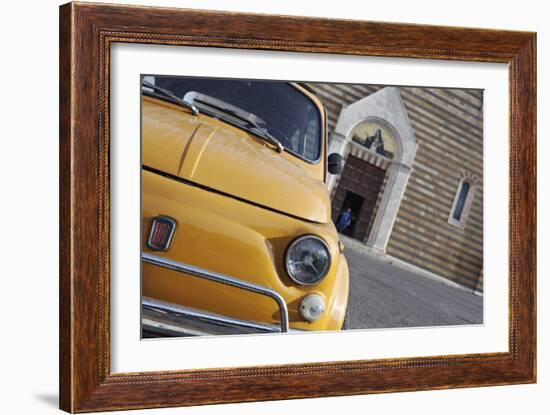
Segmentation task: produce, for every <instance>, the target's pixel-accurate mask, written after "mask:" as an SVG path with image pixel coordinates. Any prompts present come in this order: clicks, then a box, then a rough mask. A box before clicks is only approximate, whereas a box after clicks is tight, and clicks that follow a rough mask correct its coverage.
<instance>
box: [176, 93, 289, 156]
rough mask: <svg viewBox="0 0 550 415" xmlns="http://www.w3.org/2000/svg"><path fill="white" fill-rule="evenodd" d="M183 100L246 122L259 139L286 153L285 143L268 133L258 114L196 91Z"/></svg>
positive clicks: (186, 95)
mask: <svg viewBox="0 0 550 415" xmlns="http://www.w3.org/2000/svg"><path fill="white" fill-rule="evenodd" d="M183 99H184V100H185V101H187V102H191V103H193V104H198V105H200V106H201V107H203V108H204V107H205V106H206V107H210V108H213V109H215V110H218V111H222V112H224V113H226V114H229V115H231V116H233V117H234V118H237V119H239V120H240V121H244V122H245V123H246V124H247V126H248V128H247V129H248V130H250V131H252V132H253V133H255V134H256V135H257V136H258V137H260V138H263V139H264V140H265V141H267V142H268V143H270V144H271V145H273V146H274V147H275V148H276V149H277V151H278V152H279V153H281V152H283V151H284V149H285V148H284V146H283V143H281V142H280V141H279V139H277V138H275V137H273V136H272V135H271V134H270V133H269V131H267V128H266V122H265V121H264V120H263V119H262V118H260V117H258V116H257V115H256V114H253V113H251V112H248V111H245V110H243V109H242V108H239V107H236V106H235V105H231V104H229V103H227V102H225V101H222V100H220V99H217V98H214V97H211V96H209V95H206V94H201V93H199V92H196V91H189V92H188V93H187V94H185V96H184V98H183Z"/></svg>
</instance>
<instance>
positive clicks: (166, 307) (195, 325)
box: [141, 253, 289, 336]
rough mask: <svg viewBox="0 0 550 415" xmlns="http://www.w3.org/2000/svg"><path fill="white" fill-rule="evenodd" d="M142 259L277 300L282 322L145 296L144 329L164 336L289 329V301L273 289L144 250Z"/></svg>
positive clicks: (143, 303) (284, 330)
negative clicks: (246, 318)
mask: <svg viewBox="0 0 550 415" xmlns="http://www.w3.org/2000/svg"><path fill="white" fill-rule="evenodd" d="M141 258H142V261H143V262H145V263H148V264H152V265H155V266H159V267H162V268H167V269H170V270H172V271H177V272H181V273H183V274H187V275H192V276H193V277H197V278H203V279H206V280H209V281H212V282H216V283H219V284H225V285H229V286H232V287H236V288H239V289H242V290H245V291H250V292H253V293H256V294H258V295H263V296H266V297H270V298H271V299H273V300H274V301H275V302H276V303H277V306H278V307H279V316H280V323H279V326H277V325H271V324H265V323H258V322H255V321H248V320H239V319H235V318H232V317H227V316H222V315H219V314H214V313H209V312H205V311H202V310H196V309H193V308H190V307H183V306H180V305H176V304H172V303H167V302H163V301H158V300H155V299H152V298H147V297H144V298H143V299H142V329H143V330H144V331H148V332H151V333H152V334H153V335H155V334H157V335H162V333H164V334H165V335H172V336H178V335H179V336H185V335H191V336H192V335H204V334H245V333H279V332H282V333H286V332H288V331H289V328H288V309H287V306H286V303H285V301H284V299H283V297H281V295H279V294H278V293H277V292H275V291H273V290H272V289H270V288H267V287H263V286H261V285H256V284H252V283H250V282H247V281H242V280H239V279H237V278H234V277H229V276H227V275H223V274H219V273H216V272H212V271H208V270H205V269H203V268H199V267H195V266H192V265H188V264H184V263H182V262H177V261H173V260H171V259H168V258H163V257H159V256H157V255H152V254H148V253H143V254H142V256H141Z"/></svg>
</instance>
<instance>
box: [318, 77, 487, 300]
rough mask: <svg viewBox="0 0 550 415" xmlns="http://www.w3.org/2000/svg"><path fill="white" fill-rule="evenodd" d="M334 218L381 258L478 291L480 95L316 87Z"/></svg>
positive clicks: (480, 283)
mask: <svg viewBox="0 0 550 415" xmlns="http://www.w3.org/2000/svg"><path fill="white" fill-rule="evenodd" d="M308 86H309V87H310V88H311V89H312V90H313V91H314V92H315V93H316V94H317V96H318V97H319V98H320V99H321V100H322V101H323V103H324V104H325V107H326V108H327V112H328V128H329V134H330V136H329V137H330V139H329V149H328V153H329V154H331V153H339V154H340V155H341V156H342V157H343V158H344V160H345V164H344V170H343V172H342V174H341V175H339V176H330V175H329V179H328V183H327V185H328V187H329V190H330V192H331V198H332V211H333V220H334V221H337V219H338V217H339V216H340V214H341V213H342V212H343V211H344V210H348V209H349V210H350V211H351V213H352V223H351V224H350V226H349V227H348V228H346V229H345V230H344V231H343V233H344V234H346V235H347V236H349V237H351V238H353V239H356V240H357V241H360V242H361V243H362V244H364V245H365V246H366V247H367V248H368V249H369V250H371V251H372V252H374V253H377V254H379V255H383V256H384V257H386V258H387V259H390V260H395V261H399V262H401V263H404V264H407V265H409V266H411V267H413V268H416V269H419V270H422V271H426V272H428V273H432V274H435V275H437V276H440V277H443V278H446V279H448V280H451V281H453V282H455V283H457V284H459V285H461V286H463V287H466V288H468V289H469V290H472V291H477V292H482V291H483V181H482V178H483V91H481V90H473V89H472V90H466V89H445V88H425V87H384V86H378V85H352V84H320V83H312V84H308Z"/></svg>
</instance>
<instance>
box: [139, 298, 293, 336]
mask: <svg viewBox="0 0 550 415" xmlns="http://www.w3.org/2000/svg"><path fill="white" fill-rule="evenodd" d="M141 304H142V308H143V316H142V324H143V325H144V327H145V328H146V329H149V330H151V329H152V330H153V331H155V330H158V331H160V332H164V331H166V332H171V333H173V334H171V335H172V336H174V335H175V336H178V335H183V336H197V335H213V334H226V335H227V334H254V333H279V332H280V327H279V326H278V325H275V324H266V323H258V322H255V321H248V320H241V319H237V318H233V317H228V316H224V315H220V314H215V313H210V312H207V311H202V310H197V309H195V308H191V307H184V306H180V305H177V304H172V303H168V302H165V301H160V300H156V299H153V298H149V297H143V299H142V303H141ZM289 331H301V330H295V329H289Z"/></svg>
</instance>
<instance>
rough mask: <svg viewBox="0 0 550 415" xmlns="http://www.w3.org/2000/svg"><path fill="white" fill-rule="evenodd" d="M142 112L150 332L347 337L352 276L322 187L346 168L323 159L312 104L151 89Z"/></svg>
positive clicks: (156, 85) (255, 94)
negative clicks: (319, 333) (341, 334)
mask: <svg viewBox="0 0 550 415" xmlns="http://www.w3.org/2000/svg"><path fill="white" fill-rule="evenodd" d="M141 99H142V102H141V107H142V111H141V123H142V294H143V298H142V311H143V319H142V323H143V329H144V332H145V331H150V332H155V331H157V332H161V333H164V334H165V335H166V334H167V333H168V334H172V335H179V334H181V333H182V332H185V334H190V335H201V334H235V333H269V332H286V331H292V330H340V329H342V328H346V325H347V318H346V316H347V303H348V290H349V274H348V266H347V262H346V259H345V257H344V255H343V245H342V244H341V242H339V239H338V234H337V231H336V229H335V226H334V224H333V222H332V220H331V212H330V198H329V194H328V191H327V188H326V176H327V171H328V172H330V173H332V174H339V172H340V171H341V167H342V160H341V159H340V158H339V157H340V156H338V155H336V154H334V155H331V156H330V157H327V154H326V152H327V130H326V113H325V110H324V107H323V105H322V104H321V102H320V101H319V100H318V99H317V98H316V97H315V95H314V94H312V93H311V92H310V91H309V90H308V88H307V87H306V86H304V85H302V84H297V83H287V82H265V81H239V80H220V79H205V78H184V77H159V76H155V77H149V76H148V77H144V78H143V83H142V98H141ZM157 334H158V333H157Z"/></svg>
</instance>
